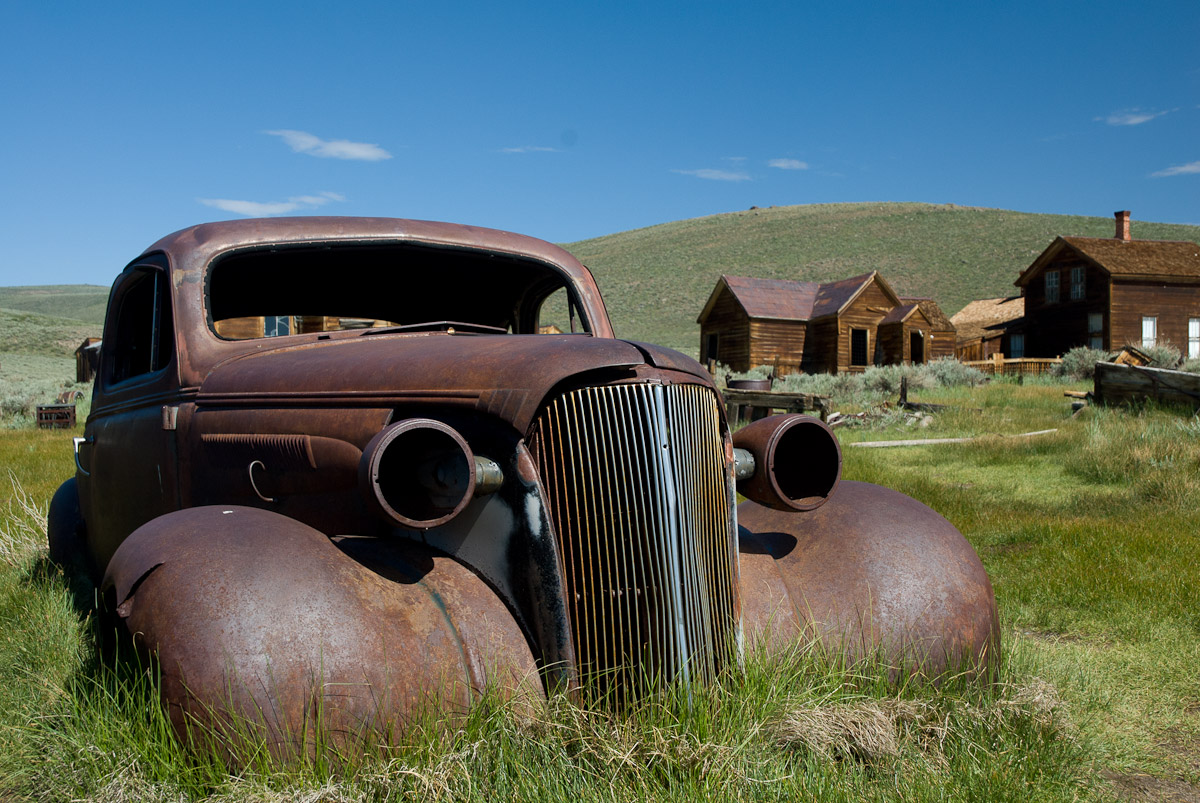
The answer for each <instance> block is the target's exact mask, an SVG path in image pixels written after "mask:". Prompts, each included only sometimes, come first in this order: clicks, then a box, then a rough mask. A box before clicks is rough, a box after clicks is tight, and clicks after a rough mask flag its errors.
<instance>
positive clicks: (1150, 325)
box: [1142, 315, 1158, 349]
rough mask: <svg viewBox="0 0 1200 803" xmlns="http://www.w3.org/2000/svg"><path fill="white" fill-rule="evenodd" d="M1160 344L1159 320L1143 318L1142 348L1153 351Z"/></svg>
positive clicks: (1149, 316)
mask: <svg viewBox="0 0 1200 803" xmlns="http://www.w3.org/2000/svg"><path fill="white" fill-rule="evenodd" d="M1157 344H1158V318H1156V317H1154V316H1152V315H1144V316H1142V348H1145V349H1152V348H1154V347H1155V346H1156V345H1157Z"/></svg>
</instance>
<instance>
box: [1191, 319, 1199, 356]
mask: <svg viewBox="0 0 1200 803" xmlns="http://www.w3.org/2000/svg"><path fill="white" fill-rule="evenodd" d="M1188 359H1189V360H1196V359H1200V318H1188Z"/></svg>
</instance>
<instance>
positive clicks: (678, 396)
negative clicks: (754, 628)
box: [530, 384, 738, 698]
mask: <svg viewBox="0 0 1200 803" xmlns="http://www.w3.org/2000/svg"><path fill="white" fill-rule="evenodd" d="M530 445H531V447H532V450H533V452H534V454H535V455H536V457H537V460H538V464H539V470H540V472H541V476H542V481H543V484H544V485H545V489H546V495H547V500H548V504H549V506H550V508H551V510H550V515H551V518H552V520H553V522H554V528H555V532H556V533H557V537H558V546H559V550H560V554H561V555H562V562H563V573H564V575H565V576H564V578H563V579H564V588H565V590H566V595H567V605H568V609H569V611H570V616H571V627H572V632H573V637H574V640H575V651H576V656H577V657H578V660H579V664H580V674H581V679H582V680H583V682H584V684H585V687H587V688H590V689H592V690H593V691H595V692H598V693H600V694H601V695H606V696H607V695H611V696H614V697H617V698H626V697H628V696H630V695H635V694H637V693H640V692H643V691H645V690H647V689H648V688H653V687H655V686H658V685H660V684H662V683H663V682H669V681H673V680H682V681H683V682H685V683H686V682H691V681H707V680H711V679H712V678H713V677H714V676H715V674H716V673H717V672H718V671H719V670H720V668H721V667H722V666H724V665H725V664H726V663H727V661H728V660H729V659H730V657H731V648H732V646H733V639H734V636H735V635H736V634H735V630H736V626H737V616H738V613H737V610H736V595H735V591H734V583H735V582H736V565H737V564H736V560H737V552H736V545H735V541H734V537H735V534H734V533H733V532H731V522H730V515H729V509H728V506H729V496H728V493H727V489H726V486H725V463H724V444H723V442H722V439H721V430H720V414H719V410H718V407H717V400H716V398H715V395H714V394H713V393H712V391H711V390H710V389H708V388H705V387H702V386H698V385H669V386H663V385H650V384H642V385H613V386H605V387H598V388H584V389H581V390H577V391H573V392H571V393H568V394H565V395H564V396H561V397H560V398H558V399H556V400H555V401H554V402H552V403H551V404H550V405H549V407H548V408H547V409H546V410H545V412H544V413H543V414H542V415H541V416H540V417H539V419H538V420H537V422H536V424H535V426H534V429H533V434H532V437H531V439H530Z"/></svg>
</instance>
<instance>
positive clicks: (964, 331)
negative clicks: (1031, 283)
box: [950, 296, 1025, 340]
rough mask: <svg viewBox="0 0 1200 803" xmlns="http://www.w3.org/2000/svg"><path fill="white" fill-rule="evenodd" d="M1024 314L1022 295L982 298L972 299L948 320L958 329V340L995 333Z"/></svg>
mask: <svg viewBox="0 0 1200 803" xmlns="http://www.w3.org/2000/svg"><path fill="white" fill-rule="evenodd" d="M1024 315H1025V298H1024V296H1010V297H1009V298H984V299H981V300H979V301H972V302H971V303H970V304H968V305H967V306H965V307H963V308H962V309H960V310H959V311H958V312H956V313H954V315H953V317H951V318H950V322H951V323H953V324H954V326H955V328H956V329H958V339H959V340H973V339H975V338H977V337H987V336H989V335H996V334H999V333H1000V332H1001V330H1002V329H1004V327H1005V326H1006V325H1008V324H1011V323H1014V322H1016V321H1017V320H1019V319H1020V318H1022V317H1024Z"/></svg>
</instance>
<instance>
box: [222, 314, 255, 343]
mask: <svg viewBox="0 0 1200 803" xmlns="http://www.w3.org/2000/svg"><path fill="white" fill-rule="evenodd" d="M213 329H215V330H216V331H217V334H218V335H220V336H221V337H224V338H228V339H230V340H251V339H253V338H256V337H262V336H263V319H262V316H259V317H256V318H255V317H247V318H226V319H225V320H223V321H217V322H216V323H215V324H213Z"/></svg>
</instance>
